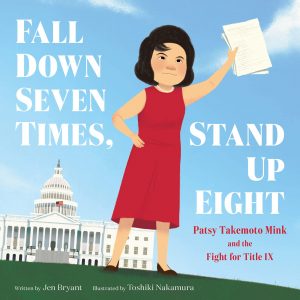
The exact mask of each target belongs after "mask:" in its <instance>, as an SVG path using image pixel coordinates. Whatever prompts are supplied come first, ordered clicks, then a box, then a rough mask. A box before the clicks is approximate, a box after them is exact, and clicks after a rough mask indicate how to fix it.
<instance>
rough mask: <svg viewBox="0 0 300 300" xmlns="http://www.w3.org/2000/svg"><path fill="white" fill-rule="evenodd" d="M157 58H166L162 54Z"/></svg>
mask: <svg viewBox="0 0 300 300" xmlns="http://www.w3.org/2000/svg"><path fill="white" fill-rule="evenodd" d="M158 59H160V60H164V59H166V58H165V57H164V56H163V55H161V56H159V57H158Z"/></svg>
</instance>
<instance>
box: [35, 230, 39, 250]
mask: <svg viewBox="0 0 300 300" xmlns="http://www.w3.org/2000/svg"><path fill="white" fill-rule="evenodd" d="M39 231H40V227H37V231H36V238H35V249H37V248H38V240H39Z"/></svg>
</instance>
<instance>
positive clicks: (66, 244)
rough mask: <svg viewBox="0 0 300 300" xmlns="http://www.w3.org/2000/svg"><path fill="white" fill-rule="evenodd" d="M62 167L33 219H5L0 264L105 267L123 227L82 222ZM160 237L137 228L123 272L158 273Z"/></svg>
mask: <svg viewBox="0 0 300 300" xmlns="http://www.w3.org/2000/svg"><path fill="white" fill-rule="evenodd" d="M77 207H78V204H77V202H76V201H75V200H74V198H73V192H72V190H71V186H70V184H69V183H68V181H67V180H66V179H65V178H64V177H63V175H62V168H61V165H60V161H58V163H57V166H56V167H55V168H54V175H53V176H52V177H51V178H50V179H48V180H47V181H46V182H45V184H44V185H43V187H42V189H41V195H40V198H39V199H37V200H35V201H34V212H33V213H31V216H19V215H10V214H5V215H3V214H2V215H0V259H2V260H11V261H27V262H45V263H47V262H52V263H69V264H80V265H92V266H105V265H106V264H107V263H108V262H109V260H110V258H111V256H112V250H113V245H114V241H115V238H116V234H117V229H118V224H116V223H114V222H112V221H92V220H91V221H89V220H80V218H79V216H77V214H76V213H77ZM153 246H154V231H153V230H146V229H140V228H134V227H132V228H131V230H130V234H129V237H128V240H127V242H126V245H125V247H124V249H123V252H122V254H121V257H120V262H119V267H120V268H134V269H143V270H152V269H153Z"/></svg>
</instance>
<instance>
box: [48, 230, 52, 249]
mask: <svg viewBox="0 0 300 300" xmlns="http://www.w3.org/2000/svg"><path fill="white" fill-rule="evenodd" d="M49 229H50V232H49V245H48V250H51V247H50V245H51V239H52V228H51V227H50V228H49Z"/></svg>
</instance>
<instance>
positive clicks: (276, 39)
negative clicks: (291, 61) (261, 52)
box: [264, 0, 300, 54]
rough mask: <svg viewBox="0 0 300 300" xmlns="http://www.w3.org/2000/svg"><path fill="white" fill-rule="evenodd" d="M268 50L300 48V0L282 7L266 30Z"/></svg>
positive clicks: (273, 51)
mask: <svg viewBox="0 0 300 300" xmlns="http://www.w3.org/2000/svg"><path fill="white" fill-rule="evenodd" d="M264 36H265V39H266V43H267V48H268V51H269V52H270V53H272V54H274V53H276V54H277V53H282V52H287V51H292V50H295V51H299V50H300V0H293V1H292V2H291V3H290V5H289V6H286V7H284V8H282V9H280V10H279V11H278V12H277V13H276V14H275V16H274V18H273V21H272V23H271V24H270V25H269V27H268V28H267V29H266V30H265V31H264Z"/></svg>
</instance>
